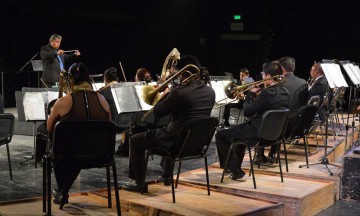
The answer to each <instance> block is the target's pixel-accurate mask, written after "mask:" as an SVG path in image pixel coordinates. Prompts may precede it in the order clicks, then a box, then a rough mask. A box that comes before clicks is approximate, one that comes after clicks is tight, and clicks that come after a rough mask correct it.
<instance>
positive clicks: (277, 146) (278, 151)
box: [276, 143, 284, 182]
mask: <svg viewBox="0 0 360 216" xmlns="http://www.w3.org/2000/svg"><path fill="white" fill-rule="evenodd" d="M276 148H277V158H278V161H279V169H280V177H281V182H284V178H283V173H282V167H281V160H280V145H279V143H278V144H277V145H276Z"/></svg>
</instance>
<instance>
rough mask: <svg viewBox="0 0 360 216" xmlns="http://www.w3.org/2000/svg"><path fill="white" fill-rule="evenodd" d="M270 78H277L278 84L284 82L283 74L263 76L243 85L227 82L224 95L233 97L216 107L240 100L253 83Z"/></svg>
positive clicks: (259, 83) (260, 82) (258, 83)
mask: <svg viewBox="0 0 360 216" xmlns="http://www.w3.org/2000/svg"><path fill="white" fill-rule="evenodd" d="M272 79H277V80H279V82H278V83H276V85H277V84H280V83H284V82H285V79H284V76H283V75H276V76H273V77H269V78H265V79H262V80H259V81H255V82H251V83H248V84H245V85H235V84H234V83H233V82H230V83H229V84H227V85H226V86H225V88H224V91H225V94H226V96H227V97H228V98H229V99H233V100H231V101H230V102H228V103H225V104H222V105H219V106H216V107H215V109H216V108H220V107H223V106H226V105H228V104H230V103H232V102H234V101H236V100H242V99H244V98H245V97H244V93H245V92H247V91H249V90H250V89H252V88H253V86H254V85H261V84H263V83H264V82H265V81H268V80H272ZM266 88H267V87H265V88H263V89H266ZM228 98H223V99H221V100H219V101H217V102H216V103H219V102H221V101H223V100H226V99H228Z"/></svg>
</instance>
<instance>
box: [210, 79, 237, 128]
mask: <svg viewBox="0 0 360 216" xmlns="http://www.w3.org/2000/svg"><path fill="white" fill-rule="evenodd" d="M230 82H232V79H231V77H230V76H210V85H211V87H212V88H213V89H214V92H215V106H217V107H218V108H219V125H220V124H221V122H222V120H223V115H221V114H223V112H224V109H223V107H224V106H225V105H226V104H228V103H237V100H234V99H230V98H228V97H227V95H226V94H225V91H224V89H225V87H226V85H228V84H229V83H230Z"/></svg>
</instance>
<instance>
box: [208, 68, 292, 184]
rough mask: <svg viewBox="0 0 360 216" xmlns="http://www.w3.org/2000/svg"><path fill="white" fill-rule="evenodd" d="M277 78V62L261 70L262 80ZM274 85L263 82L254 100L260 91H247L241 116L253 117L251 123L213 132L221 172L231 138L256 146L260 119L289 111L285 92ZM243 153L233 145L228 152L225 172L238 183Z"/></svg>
mask: <svg viewBox="0 0 360 216" xmlns="http://www.w3.org/2000/svg"><path fill="white" fill-rule="evenodd" d="M281 74H282V69H281V65H280V64H279V63H278V62H271V63H269V64H267V65H266V67H265V68H264V77H263V78H264V79H265V78H270V77H273V76H276V75H281ZM277 82H278V81H277V80H274V79H270V80H267V81H264V84H265V86H268V87H267V88H265V89H263V90H261V92H260V93H259V94H258V96H257V97H255V96H256V94H257V93H258V92H259V91H260V88H259V87H254V88H251V89H250V90H249V92H248V93H247V94H246V97H245V100H244V103H243V106H244V108H243V111H244V116H246V117H250V116H253V118H251V120H249V121H247V122H246V123H243V124H240V125H237V126H235V127H232V128H229V129H223V130H219V131H218V132H217V134H216V136H215V138H216V147H217V151H218V156H219V161H220V167H221V168H225V167H224V165H225V163H226V161H225V160H226V157H227V152H228V151H229V147H230V145H231V140H232V139H233V138H246V139H247V140H248V141H249V143H250V145H254V144H256V143H257V142H258V140H259V139H258V137H257V131H258V129H259V127H260V123H261V115H262V114H263V113H264V112H265V111H268V110H273V109H282V108H289V103H290V96H289V92H288V91H287V90H286V88H285V87H284V86H283V85H282V84H279V83H277ZM245 149H246V146H243V145H237V146H236V147H235V148H233V149H232V153H231V155H230V159H229V163H228V167H226V172H227V173H228V176H229V177H230V178H231V179H233V180H237V179H240V178H242V177H244V175H245V172H244V171H243V170H242V169H241V164H242V161H243V159H244V151H245Z"/></svg>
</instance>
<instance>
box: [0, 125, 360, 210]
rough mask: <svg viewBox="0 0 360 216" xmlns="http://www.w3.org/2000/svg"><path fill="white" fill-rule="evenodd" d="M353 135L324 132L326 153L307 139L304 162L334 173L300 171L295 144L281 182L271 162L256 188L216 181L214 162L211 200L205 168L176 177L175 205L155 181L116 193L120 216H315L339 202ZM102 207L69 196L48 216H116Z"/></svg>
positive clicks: (29, 206) (245, 182) (33, 203)
mask: <svg viewBox="0 0 360 216" xmlns="http://www.w3.org/2000/svg"><path fill="white" fill-rule="evenodd" d="M357 127H358V125H357ZM354 131H355V132H356V133H355V134H354V135H352V130H351V129H350V130H349V131H348V134H347V133H346V131H345V130H340V129H337V131H336V133H337V136H336V137H335V138H334V137H333V136H332V135H330V134H329V136H328V140H327V145H328V148H327V153H328V154H327V155H325V146H324V144H323V140H322V137H321V136H320V135H318V136H317V138H318V141H319V147H318V151H317V146H316V142H315V139H314V137H312V138H310V139H309V142H310V146H311V152H312V153H313V154H312V155H310V156H309V163H310V164H316V163H319V162H321V159H322V158H323V157H324V156H325V157H326V158H328V160H329V161H330V164H329V165H328V167H329V169H330V170H331V172H332V173H333V175H329V170H328V169H327V167H326V166H325V165H324V164H316V165H311V166H309V168H307V167H306V166H304V167H302V168H299V165H304V164H305V154H304V149H303V145H294V146H292V147H291V148H290V149H289V150H288V159H289V172H286V171H285V164H284V162H283V161H282V165H283V166H282V167H283V172H284V182H283V183H282V182H281V181H280V176H279V168H278V166H277V165H276V164H274V165H266V166H265V165H264V166H261V168H260V169H258V168H255V176H256V180H257V189H254V188H253V183H252V178H251V177H249V176H248V175H247V176H245V177H244V178H243V179H241V180H239V181H233V180H230V179H228V178H227V177H225V181H224V183H220V178H221V172H222V170H221V169H220V168H219V164H218V163H214V164H212V165H211V166H210V167H209V174H210V184H211V195H210V196H208V195H207V191H206V187H205V185H206V183H205V171H204V169H197V170H192V171H189V172H186V173H182V174H181V175H180V184H179V186H178V188H177V189H176V201H177V202H176V203H175V204H173V203H172V196H171V187H165V186H163V185H162V184H159V183H158V184H150V185H149V193H146V194H144V195H141V194H139V193H133V192H127V191H123V190H120V199H121V207H122V215H315V214H317V213H319V212H321V211H322V210H324V209H326V208H327V207H329V206H331V205H333V204H334V202H335V201H336V200H337V199H338V198H339V193H340V188H339V186H340V177H341V171H342V167H341V165H342V164H341V159H342V157H343V155H344V153H345V151H346V149H348V148H349V147H350V146H351V141H352V140H357V139H358V134H357V131H358V130H357V129H356V130H354ZM346 135H348V137H347V138H348V140H347V144H345V137H346ZM288 147H289V146H288ZM282 157H283V156H282ZM184 163H186V161H185V162H184ZM333 165H334V166H333ZM249 167H250V166H249V162H248V158H247V156H246V157H245V159H244V163H243V168H244V170H245V171H246V172H247V173H249V169H248V168H249ZM41 202H42V201H41V199H40V198H35V199H32V200H27V201H21V202H15V203H14V202H13V203H3V204H2V205H1V206H0V215H42V214H43V213H42V203H41ZM113 203H115V197H114V195H113ZM106 206H107V199H106V191H105V190H98V191H93V192H88V193H78V194H70V203H69V204H68V205H66V206H65V208H64V210H63V211H60V210H58V206H57V205H53V210H54V214H53V215H116V209H115V208H114V207H113V208H112V209H108V208H107V207H106Z"/></svg>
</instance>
